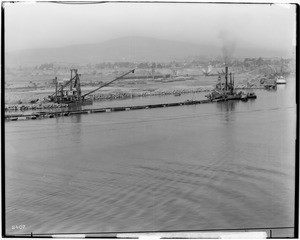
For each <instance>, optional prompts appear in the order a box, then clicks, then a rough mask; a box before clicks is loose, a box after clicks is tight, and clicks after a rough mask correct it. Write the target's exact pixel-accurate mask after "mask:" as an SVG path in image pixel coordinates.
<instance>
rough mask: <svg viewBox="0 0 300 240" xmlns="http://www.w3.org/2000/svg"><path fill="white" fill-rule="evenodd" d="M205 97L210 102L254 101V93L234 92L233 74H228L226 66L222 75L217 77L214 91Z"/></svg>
mask: <svg viewBox="0 0 300 240" xmlns="http://www.w3.org/2000/svg"><path fill="white" fill-rule="evenodd" d="M222 71H223V70H222ZM228 76H229V77H228ZM223 79H224V80H223ZM206 97H207V98H208V99H209V100H211V101H212V102H220V101H229V100H242V101H248V99H255V98H256V95H255V93H254V92H251V93H244V92H242V91H239V92H238V91H236V90H235V88H234V74H233V73H231V72H230V73H229V74H228V67H227V66H226V67H225V72H222V74H221V73H219V75H218V82H217V84H216V87H215V89H214V90H213V91H212V92H211V93H210V94H208V95H206Z"/></svg>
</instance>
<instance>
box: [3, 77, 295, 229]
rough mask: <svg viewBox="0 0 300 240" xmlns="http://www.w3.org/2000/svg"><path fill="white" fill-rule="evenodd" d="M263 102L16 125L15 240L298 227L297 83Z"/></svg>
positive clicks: (10, 151) (10, 200)
mask: <svg viewBox="0 0 300 240" xmlns="http://www.w3.org/2000/svg"><path fill="white" fill-rule="evenodd" d="M256 94H257V95H258V98H257V99H256V100H249V101H248V102H240V101H236V102H234V101H232V102H224V103H210V104H202V105H193V106H182V107H170V108H161V109H151V110H150V109H148V110H136V111H128V112H114V113H99V114H90V115H77V116H70V117H60V118H55V119H43V120H35V121H18V122H6V123H5V138H6V139H5V140H6V141H5V150H6V153H5V156H6V159H5V164H6V165H5V170H6V230H7V234H20V233H30V232H33V233H34V234H36V233H70V232H77V233H83V232H85V233H86V232H125V231H126V232H128V231H172V230H200V229H216V228H246V227H248V228H250V227H252V228H256V227H266V228H268V227H287V226H293V215H294V189H295V188H294V186H295V184H294V179H295V175H294V172H295V165H294V163H295V143H294V140H295V124H296V105H295V87H294V80H293V79H291V80H289V82H288V84H287V85H286V86H279V88H278V89H277V91H272V92H267V91H264V90H259V91H256ZM183 96H184V95H182V96H181V97H183ZM197 96H198V95H195V99H196V97H197ZM167 98H168V97H167ZM167 98H166V99H167ZM146 99H147V101H153V102H156V101H159V102H162V100H163V99H164V98H163V97H157V98H156V97H152V98H146ZM149 99H150V100H149ZM127 101H141V100H140V99H136V100H127ZM143 101H144V100H143ZM120 102H122V101H120ZM122 103H124V102H122ZM135 103H136V102H135ZM121 105H122V106H124V105H123V104H121ZM125 105H127V104H125ZM20 225H22V226H21V228H22V229H17V228H16V226H20ZM284 234H292V233H291V232H289V233H284Z"/></svg>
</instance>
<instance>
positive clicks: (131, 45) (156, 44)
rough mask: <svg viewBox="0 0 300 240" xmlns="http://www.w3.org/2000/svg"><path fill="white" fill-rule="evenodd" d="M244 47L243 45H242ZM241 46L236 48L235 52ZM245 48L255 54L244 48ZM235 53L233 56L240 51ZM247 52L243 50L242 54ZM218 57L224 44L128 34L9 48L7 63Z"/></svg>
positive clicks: (84, 62) (160, 60)
mask: <svg viewBox="0 0 300 240" xmlns="http://www.w3.org/2000/svg"><path fill="white" fill-rule="evenodd" d="M240 50H241V49H240ZM236 52H237V49H236V50H235V53H236ZM242 52H248V53H247V54H248V55H249V54H251V53H252V54H254V53H255V51H254V52H253V50H251V49H250V50H249V49H248V50H247V49H244V50H242ZM256 52H257V53H259V54H260V55H261V56H264V55H268V54H272V52H268V50H266V49H263V50H260V49H257V50H256ZM235 53H232V56H235V55H237V54H235ZM241 55H243V53H241V52H240V53H239V55H238V56H237V57H240V56H241ZM196 56H202V57H205V56H206V57H208V58H215V57H217V56H222V50H221V47H220V46H214V45H208V44H206V45H204V44H196V43H189V42H181V41H174V40H166V39H158V38H153V37H141V36H128V37H122V38H115V39H111V40H106V41H103V42H100V43H91V44H78V45H70V46H64V47H56V48H37V49H23V50H17V51H10V52H5V63H6V66H8V67H10V66H14V67H16V66H36V65H40V64H43V63H50V62H53V63H55V62H65V63H76V64H80V63H81V64H87V63H99V62H122V61H128V62H143V61H144V62H148V61H154V62H168V61H175V60H183V59H186V58H188V57H196Z"/></svg>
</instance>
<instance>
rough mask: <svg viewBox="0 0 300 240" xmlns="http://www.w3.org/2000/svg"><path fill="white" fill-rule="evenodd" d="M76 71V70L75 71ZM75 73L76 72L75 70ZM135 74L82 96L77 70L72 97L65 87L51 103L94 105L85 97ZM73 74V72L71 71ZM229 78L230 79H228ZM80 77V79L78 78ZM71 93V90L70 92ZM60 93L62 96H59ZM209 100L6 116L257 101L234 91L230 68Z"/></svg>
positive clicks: (8, 117) (35, 115) (22, 116)
mask: <svg viewBox="0 0 300 240" xmlns="http://www.w3.org/2000/svg"><path fill="white" fill-rule="evenodd" d="M75 70H76V69H75ZM73 71H74V70H73ZM131 72H132V73H133V72H134V69H133V70H131V71H129V72H127V73H125V74H123V75H122V76H120V77H117V78H116V79H114V80H112V81H110V82H108V83H106V84H104V85H102V86H100V87H98V88H96V89H94V90H92V91H90V92H88V93H86V94H84V95H81V90H80V81H78V79H79V75H78V74H77V70H76V71H75V76H74V77H71V80H70V81H69V82H67V83H66V84H65V86H66V85H67V84H71V89H72V81H73V80H75V83H74V86H75V87H76V91H74V90H72V91H73V93H72V94H71V95H70V94H68V92H63V91H64V90H63V87H61V88H60V90H57V84H56V91H55V93H54V94H55V96H54V94H53V95H52V96H51V97H50V101H51V100H52V101H54V102H55V103H68V105H69V106H74V105H75V106H78V105H79V106H84V105H90V104H92V100H90V99H86V98H85V97H86V96H87V95H89V94H91V93H93V92H95V91H97V90H99V89H100V88H102V87H104V86H107V85H108V84H110V83H112V82H114V81H116V80H118V79H120V78H122V77H123V76H125V75H127V74H129V73H131ZM71 74H72V70H71ZM228 76H229V78H228ZM77 77H78V78H77ZM222 78H225V81H222ZM70 91H71V90H70ZM58 93H60V94H58ZM206 97H207V98H208V99H205V100H198V101H194V100H187V101H184V102H174V103H161V104H147V105H138V106H125V107H107V108H97V109H84V110H63V109H60V110H56V111H39V112H35V113H31V114H11V115H5V120H7V121H17V120H27V119H43V118H54V117H62V116H70V115H76V114H90V113H104V112H119V111H129V110H138V109H152V108H164V107H175V106H184V105H196V104H204V103H212V102H224V101H231V100H241V101H247V100H248V99H255V98H256V95H255V93H253V92H252V93H244V92H242V91H240V92H237V91H236V90H235V89H234V75H233V74H232V73H230V74H228V67H226V68H225V72H223V76H222V74H219V76H218V82H217V85H216V88H215V89H214V90H213V91H212V92H211V93H210V94H208V95H206Z"/></svg>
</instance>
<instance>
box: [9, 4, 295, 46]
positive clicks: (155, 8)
mask: <svg viewBox="0 0 300 240" xmlns="http://www.w3.org/2000/svg"><path fill="white" fill-rule="evenodd" d="M4 9H5V51H15V50H20V49H33V48H52V47H63V46H68V45H77V44H88V43H99V42H102V41H106V40H110V39H115V38H120V37H128V36H144V37H154V38H159V39H167V40H174V41H183V42H191V43H197V44H212V45H216V46H222V44H224V43H225V44H226V43H229V44H232V45H234V46H235V45H240V46H242V47H243V46H254V47H257V48H267V49H277V50H278V49H279V50H284V49H290V48H291V46H293V44H295V36H296V35H295V23H296V21H295V19H296V10H295V6H294V5H289V4H287V5H274V4H265V5H262V4H207V3H206V4H204V3H141V2H138V3H113V2H110V3H102V4H62V3H47V2H38V3H32V2H15V3H7V4H5V5H4Z"/></svg>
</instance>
